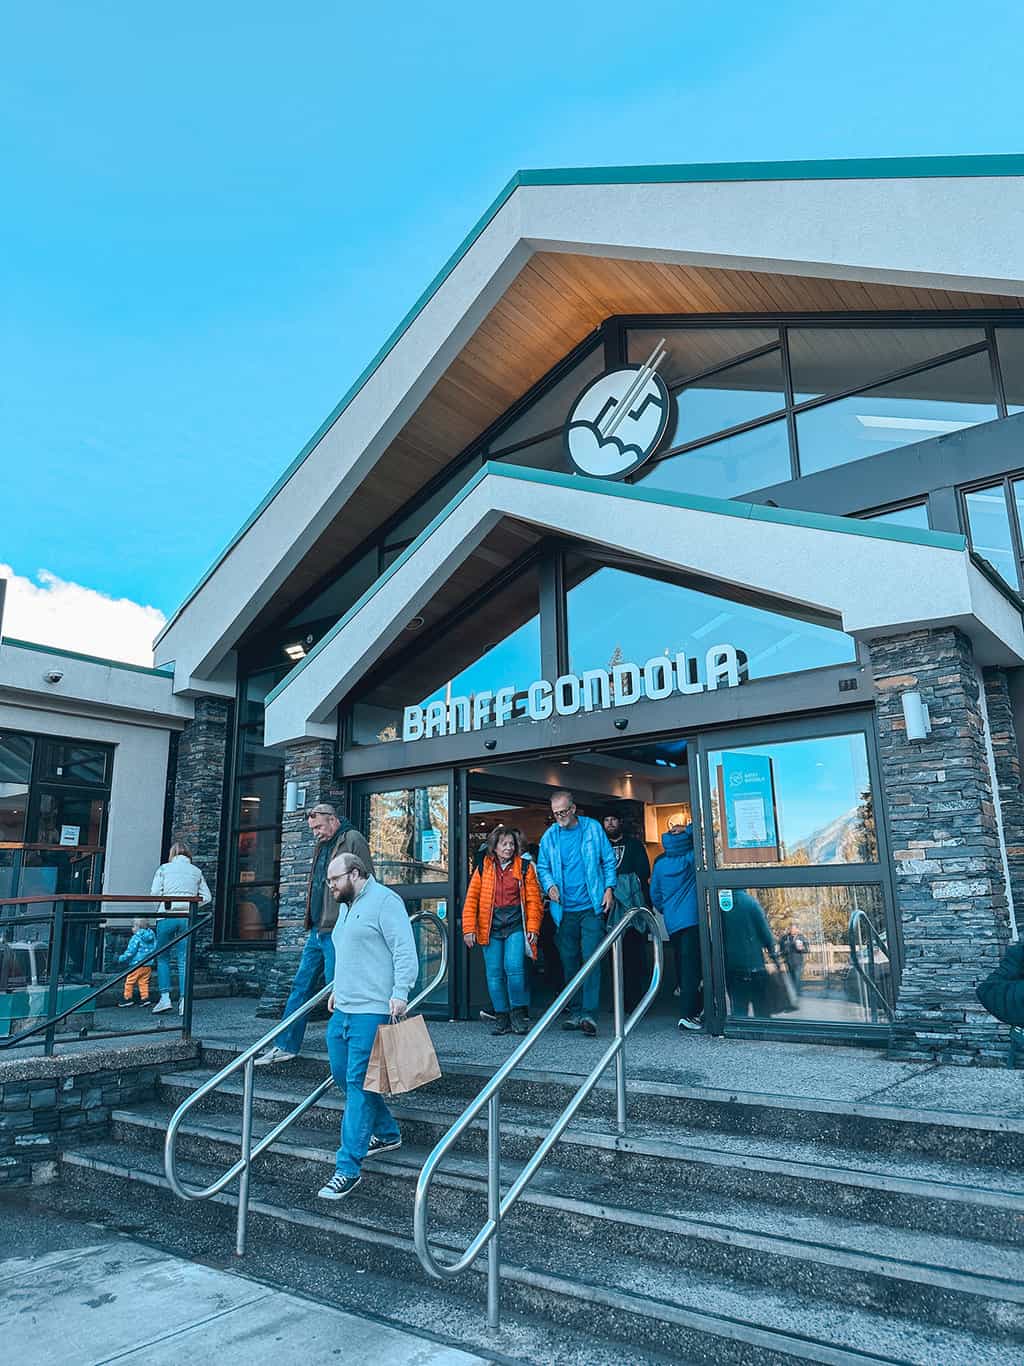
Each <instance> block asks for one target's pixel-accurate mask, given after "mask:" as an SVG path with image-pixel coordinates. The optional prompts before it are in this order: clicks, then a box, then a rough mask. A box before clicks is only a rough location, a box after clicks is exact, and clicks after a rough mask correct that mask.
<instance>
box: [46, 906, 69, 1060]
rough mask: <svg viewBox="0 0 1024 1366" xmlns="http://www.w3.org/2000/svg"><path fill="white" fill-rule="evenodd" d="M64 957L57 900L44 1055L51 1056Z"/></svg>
mask: <svg viewBox="0 0 1024 1366" xmlns="http://www.w3.org/2000/svg"><path fill="white" fill-rule="evenodd" d="M63 957H64V902H63V901H58V902H56V903H55V905H54V911H53V929H52V930H51V932H50V985H49V989H48V991H47V993H46V1015H47V1018H48V1020H49V1024H48V1025H47V1027H46V1034H45V1035H44V1039H43V1053H44V1054H45V1056H46V1057H48V1058H52V1057H53V1040H54V1035H55V1034H56V1032H57V1021H56V1020H55V1019H54V1016H55V1015H56V1014H57V997H58V994H59V992H60V965H61V959H62V958H63Z"/></svg>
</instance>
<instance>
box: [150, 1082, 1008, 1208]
mask: <svg viewBox="0 0 1024 1366" xmlns="http://www.w3.org/2000/svg"><path fill="white" fill-rule="evenodd" d="M268 1070H269V1069H268ZM211 1075H212V1073H209V1072H205V1071H200V1070H196V1071H189V1072H176V1073H174V1074H169V1075H167V1076H165V1077H164V1079H163V1080H164V1082H165V1084H167V1085H169V1086H176V1087H178V1088H182V1087H187V1088H188V1089H190V1090H194V1089H195V1088H196V1087H197V1086H199V1085H201V1084H202V1082H204V1081H206V1080H208V1079H209V1077H210V1076H211ZM297 1081H298V1079H297V1078H293V1079H292V1082H291V1084H289V1082H288V1078H287V1076H282V1075H281V1074H278V1075H277V1076H266V1075H261V1074H257V1078H256V1094H257V1096H259V1097H261V1098H264V1099H268V1100H280V1101H291V1102H293V1103H298V1101H299V1100H301V1099H303V1098H304V1097H305V1096H307V1095H308V1094H309V1091H310V1090H311V1089H312V1087H311V1086H310V1087H307V1086H306V1085H305V1084H299V1085H296V1082H297ZM221 1089H222V1090H223V1091H224V1093H225V1094H229V1095H238V1096H240V1095H241V1090H242V1088H241V1082H240V1081H239V1082H231V1081H228V1082H225V1084H224V1086H223V1087H222V1088H221ZM325 1102H326V1103H327V1104H328V1105H329V1106H333V1107H340V1106H341V1105H342V1099H341V1097H340V1096H339V1095H337V1093H331V1092H328V1094H327V1096H325V1097H324V1098H323V1101H322V1102H321V1104H323V1103H325ZM392 1108H393V1109H394V1111H395V1114H396V1115H398V1116H399V1117H407V1118H410V1119H413V1118H421V1119H424V1120H427V1121H428V1122H437V1120H438V1119H439V1118H441V1117H445V1118H450V1119H451V1120H454V1119H455V1118H456V1117H457V1116H458V1115H460V1114H461V1113H462V1111H463V1110H464V1109H465V1102H464V1101H462V1100H459V1099H457V1098H454V1097H448V1096H443V1095H442V1096H439V1095H431V1094H430V1092H429V1088H427V1089H425V1090H424V1091H422V1092H418V1093H416V1094H415V1095H413V1096H410V1097H408V1098H405V1099H402V1100H399V1101H396V1102H395V1103H394V1105H393V1107H392ZM555 1115H556V1112H555V1111H554V1110H546V1109H542V1108H539V1107H536V1106H529V1105H523V1104H503V1105H502V1124H503V1126H504V1127H506V1128H515V1127H516V1126H518V1127H519V1128H520V1129H522V1130H524V1131H526V1132H533V1131H536V1132H537V1133H538V1134H539V1133H540V1132H541V1130H543V1131H544V1132H547V1129H548V1128H549V1127H550V1125H551V1122H552V1121H553V1119H554V1118H555ZM478 1123H479V1124H480V1125H483V1123H484V1121H483V1119H480V1120H479V1121H478ZM566 1137H567V1138H568V1139H569V1140H570V1141H571V1140H572V1139H576V1140H577V1141H579V1140H580V1139H584V1140H586V1139H587V1138H588V1137H589V1138H591V1139H594V1138H596V1139H597V1140H598V1141H599V1142H600V1145H601V1146H602V1147H608V1146H616V1147H619V1148H622V1149H624V1150H626V1151H630V1150H637V1149H639V1150H641V1151H643V1150H645V1149H649V1148H650V1145H652V1144H657V1145H660V1146H661V1148H662V1150H663V1151H664V1152H665V1155H677V1156H679V1157H681V1158H685V1157H687V1156H694V1155H703V1156H704V1157H705V1158H707V1157H709V1156H715V1157H717V1158H718V1159H719V1160H725V1161H737V1162H740V1163H747V1162H767V1163H780V1164H783V1165H784V1168H785V1169H787V1170H792V1169H793V1168H794V1167H796V1168H799V1169H800V1172H799V1174H800V1175H802V1176H804V1177H805V1178H806V1179H814V1178H820V1179H824V1180H829V1179H836V1178H837V1177H838V1176H839V1174H840V1173H842V1172H846V1173H853V1174H861V1175H864V1176H868V1177H872V1178H876V1179H877V1180H879V1181H880V1182H881V1183H882V1184H886V1183H888V1182H890V1181H892V1180H896V1181H910V1182H917V1183H921V1182H930V1183H934V1184H936V1185H938V1186H943V1187H947V1188H954V1189H955V1190H956V1191H957V1192H958V1193H961V1194H964V1195H970V1196H972V1197H974V1198H976V1199H978V1200H980V1201H982V1202H983V1203H992V1202H994V1201H995V1200H1000V1201H1005V1200H1007V1199H1009V1200H1011V1201H1020V1202H1021V1204H1022V1207H1024V1171H1017V1170H1012V1169H1010V1168H1007V1167H993V1166H987V1165H984V1164H981V1163H972V1162H968V1161H966V1160H963V1159H953V1160H951V1161H945V1162H944V1161H940V1160H937V1159H934V1158H931V1157H926V1156H921V1155H919V1154H915V1153H905V1152H896V1153H872V1152H870V1151H867V1150H865V1149H863V1148H856V1147H844V1146H842V1145H839V1144H832V1143H811V1142H808V1141H807V1140H804V1139H792V1138H774V1137H771V1136H763V1135H753V1134H742V1133H727V1132H722V1131H721V1130H717V1129H714V1130H712V1129H706V1128H700V1127H694V1126H687V1125H677V1124H670V1123H664V1122H661V1123H654V1122H652V1121H650V1120H647V1121H631V1122H630V1126H629V1134H628V1137H627V1138H625V1139H618V1140H616V1139H615V1136H614V1135H613V1133H612V1130H611V1126H610V1125H609V1124H608V1123H607V1122H605V1121H602V1120H601V1119H599V1118H595V1117H593V1116H583V1117H582V1118H577V1119H575V1120H574V1121H573V1122H572V1123H571V1124H570V1125H569V1127H568V1129H567V1130H566Z"/></svg>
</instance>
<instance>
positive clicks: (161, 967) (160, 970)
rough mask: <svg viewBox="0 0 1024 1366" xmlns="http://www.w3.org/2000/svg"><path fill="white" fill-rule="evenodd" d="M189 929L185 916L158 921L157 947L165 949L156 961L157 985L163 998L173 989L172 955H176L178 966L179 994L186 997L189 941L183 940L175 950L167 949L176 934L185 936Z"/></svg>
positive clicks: (176, 945)
mask: <svg viewBox="0 0 1024 1366" xmlns="http://www.w3.org/2000/svg"><path fill="white" fill-rule="evenodd" d="M187 929H188V919H187V918H186V917H184V916H182V918H181V919H180V920H178V919H177V918H175V919H174V920H158V921H157V922H156V946H157V948H158V949H164V950H165V952H163V953H162V954H161V955H160V957H159V958H158V959H157V960H156V985H157V990H158V991H159V992H160V995H161V996H166V995H167V993H168V992H169V991H170V989H171V954H172V953H173V954H174V958H175V961H176V962H177V964H178V994H179V995H184V992H185V955H186V954H187V952H188V940H187V939H183V940H182V941H181V943H180V944H175V945H174V947H173V948H170V949H169V948H167V943H168V941H169V940H171V939H173V938H174V936H175V935H176V934H184V933H185V931H186V930H187Z"/></svg>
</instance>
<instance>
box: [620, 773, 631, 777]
mask: <svg viewBox="0 0 1024 1366" xmlns="http://www.w3.org/2000/svg"><path fill="white" fill-rule="evenodd" d="M622 776H623V777H624V778H632V776H633V775H632V773H624V774H623V775H622Z"/></svg>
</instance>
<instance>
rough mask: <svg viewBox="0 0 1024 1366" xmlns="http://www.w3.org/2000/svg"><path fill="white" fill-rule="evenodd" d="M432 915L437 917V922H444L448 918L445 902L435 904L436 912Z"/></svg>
mask: <svg viewBox="0 0 1024 1366" xmlns="http://www.w3.org/2000/svg"><path fill="white" fill-rule="evenodd" d="M434 914H435V915H436V916H437V918H438V920H446V919H447V917H448V903H447V901H439V902H438V903H437V910H436V911H435V912H434Z"/></svg>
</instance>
